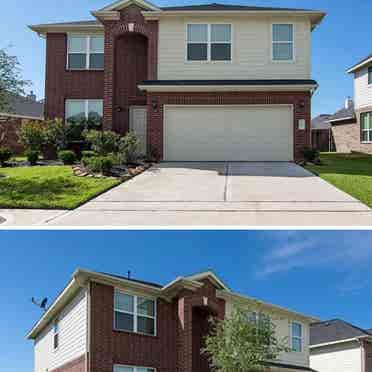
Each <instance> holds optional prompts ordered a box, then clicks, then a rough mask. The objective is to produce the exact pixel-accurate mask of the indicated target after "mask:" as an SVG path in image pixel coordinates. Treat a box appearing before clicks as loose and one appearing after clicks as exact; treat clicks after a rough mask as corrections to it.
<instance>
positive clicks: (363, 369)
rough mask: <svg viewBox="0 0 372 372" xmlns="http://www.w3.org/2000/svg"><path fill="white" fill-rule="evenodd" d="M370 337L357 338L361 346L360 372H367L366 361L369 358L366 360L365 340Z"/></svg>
mask: <svg viewBox="0 0 372 372" xmlns="http://www.w3.org/2000/svg"><path fill="white" fill-rule="evenodd" d="M367 337H368V336H362V337H357V341H358V343H359V345H360V361H361V368H360V371H361V372H366V361H367V358H366V349H365V345H364V343H365V341H364V339H365V338H367Z"/></svg>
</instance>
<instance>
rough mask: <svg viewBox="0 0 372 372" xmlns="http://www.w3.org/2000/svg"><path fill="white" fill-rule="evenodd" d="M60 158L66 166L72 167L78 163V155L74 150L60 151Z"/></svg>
mask: <svg viewBox="0 0 372 372" xmlns="http://www.w3.org/2000/svg"><path fill="white" fill-rule="evenodd" d="M58 158H59V159H61V160H62V162H63V164H65V165H72V164H74V163H75V161H76V155H75V153H74V152H73V151H72V150H62V151H59V152H58Z"/></svg>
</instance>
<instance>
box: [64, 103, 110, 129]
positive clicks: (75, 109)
mask: <svg viewBox="0 0 372 372" xmlns="http://www.w3.org/2000/svg"><path fill="white" fill-rule="evenodd" d="M102 115H103V101H102V100H101V99H67V100H66V109H65V118H66V121H67V122H69V123H71V124H73V123H77V122H79V121H81V120H90V121H95V122H97V123H98V124H100V123H101V122H102Z"/></svg>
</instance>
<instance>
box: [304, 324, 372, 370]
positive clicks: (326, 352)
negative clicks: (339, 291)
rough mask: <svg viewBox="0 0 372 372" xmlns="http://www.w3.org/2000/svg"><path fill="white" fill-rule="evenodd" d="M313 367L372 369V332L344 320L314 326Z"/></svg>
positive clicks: (311, 356) (311, 334) (311, 354)
mask: <svg viewBox="0 0 372 372" xmlns="http://www.w3.org/2000/svg"><path fill="white" fill-rule="evenodd" d="M310 367H311V368H313V369H314V370H316V371H317V372H372V333H371V331H370V330H364V329H361V328H359V327H356V326H354V325H352V324H350V323H347V322H345V321H343V320H340V319H332V320H328V321H325V322H318V323H314V324H312V325H311V327H310Z"/></svg>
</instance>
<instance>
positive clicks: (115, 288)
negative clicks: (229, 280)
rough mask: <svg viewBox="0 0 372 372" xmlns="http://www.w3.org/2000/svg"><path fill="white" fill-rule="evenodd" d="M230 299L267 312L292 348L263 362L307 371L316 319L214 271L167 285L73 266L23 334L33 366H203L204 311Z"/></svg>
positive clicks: (74, 369)
mask: <svg viewBox="0 0 372 372" xmlns="http://www.w3.org/2000/svg"><path fill="white" fill-rule="evenodd" d="M234 306H240V307H243V308H244V307H246V308H247V311H249V312H250V313H249V314H247V315H249V317H250V318H251V317H253V316H254V317H259V316H261V314H262V315H265V316H270V317H271V319H272V321H273V322H274V323H275V325H276V333H277V337H278V339H281V340H285V341H287V342H288V345H289V347H290V349H291V350H292V351H289V352H284V353H282V354H281V355H280V356H279V358H277V359H276V360H273V361H266V363H265V364H266V365H267V367H268V368H270V369H271V370H272V371H274V372H295V371H311V369H310V368H309V338H310V336H309V333H310V332H309V330H310V324H311V323H312V322H314V321H317V320H316V319H314V318H312V317H309V316H306V315H303V314H301V313H297V312H294V311H291V310H288V309H285V308H283V307H279V306H276V305H272V304H269V303H266V302H263V301H259V300H257V299H253V298H250V297H246V296H243V295H241V294H238V293H234V292H233V291H232V290H231V289H229V288H228V287H227V286H226V284H225V283H224V282H223V281H222V280H221V279H219V278H218V277H217V276H216V275H215V274H214V273H213V272H211V271H207V272H202V273H199V274H195V275H191V276H184V277H177V278H176V279H175V280H173V281H171V282H170V283H167V284H166V285H159V284H155V283H149V282H144V281H140V280H135V279H130V278H127V277H123V276H118V275H113V274H106V273H99V272H92V271H87V270H83V269H78V270H76V271H75V272H74V274H73V275H72V277H71V280H70V281H69V283H68V284H67V286H66V287H65V288H64V290H63V291H62V292H61V293H60V295H59V296H58V297H57V298H56V300H55V301H54V302H53V303H52V304H51V306H50V307H49V309H48V310H47V311H46V312H45V313H44V314H43V315H42V317H41V318H40V320H39V321H38V322H37V323H36V324H35V325H34V327H33V328H32V330H31V331H30V332H29V334H28V336H27V337H28V338H29V339H32V340H34V349H35V372H176V371H177V372H209V371H210V367H209V363H208V360H207V358H206V356H205V355H204V354H201V347H202V345H203V339H204V336H205V335H206V334H207V332H208V324H209V323H208V319H209V317H210V316H214V317H217V318H218V319H224V318H225V317H228V316H229V315H230V314H231V311H232V309H233V308H234Z"/></svg>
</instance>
